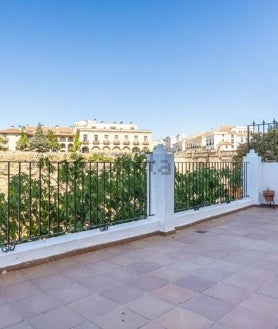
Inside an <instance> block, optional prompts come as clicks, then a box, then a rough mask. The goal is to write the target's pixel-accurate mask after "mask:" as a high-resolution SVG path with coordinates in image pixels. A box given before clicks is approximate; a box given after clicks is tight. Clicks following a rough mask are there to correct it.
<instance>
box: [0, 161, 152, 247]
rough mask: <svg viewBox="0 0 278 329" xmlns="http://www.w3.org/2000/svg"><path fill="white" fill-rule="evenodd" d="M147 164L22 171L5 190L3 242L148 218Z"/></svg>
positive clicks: (0, 204)
mask: <svg viewBox="0 0 278 329" xmlns="http://www.w3.org/2000/svg"><path fill="white" fill-rule="evenodd" d="M145 166H146V162H145V159H144V158H143V157H136V158H135V160H133V159H131V158H128V157H123V158H121V159H120V158H118V159H117V160H116V161H115V163H112V162H102V163H97V162H82V161H74V162H67V161H65V162H60V163H53V162H50V161H49V159H48V158H41V159H40V161H39V162H38V163H36V167H35V168H32V172H35V171H36V176H34V177H33V176H32V177H30V176H29V175H28V174H27V173H23V172H20V173H19V174H17V175H13V176H12V177H11V179H10V180H9V186H8V190H9V193H8V194H7V195H4V194H0V215H1V217H0V243H1V242H2V243H3V242H4V241H6V240H7V235H8V234H9V236H10V239H13V240H20V241H21V242H22V241H26V240H30V239H34V238H38V237H41V236H54V235H57V234H65V233H67V232H75V231H79V230H87V229H91V228H95V227H100V226H102V225H104V224H105V225H113V224H115V223H117V222H122V221H130V220H137V219H140V218H145V217H146V170H145Z"/></svg>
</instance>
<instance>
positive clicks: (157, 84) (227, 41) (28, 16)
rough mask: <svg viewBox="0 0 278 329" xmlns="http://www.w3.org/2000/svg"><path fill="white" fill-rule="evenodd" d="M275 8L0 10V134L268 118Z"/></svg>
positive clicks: (46, 0) (276, 107)
mask: <svg viewBox="0 0 278 329" xmlns="http://www.w3.org/2000/svg"><path fill="white" fill-rule="evenodd" d="M277 87H278V1H277V0H0V109H1V121H0V128H1V129H3V128H8V127H9V126H11V125H14V126H18V125H25V124H29V125H37V124H38V123H42V124H44V125H46V126H52V125H56V124H57V125H60V126H70V125H72V124H73V123H74V122H75V121H80V120H93V119H97V120H98V121H101V120H103V121H105V122H113V121H116V122H120V121H124V122H125V123H128V122H130V121H132V122H134V123H136V124H137V125H138V127H139V128H142V129H151V130H152V131H153V138H159V137H165V136H169V135H176V134H178V133H184V134H189V133H193V132H203V131H206V130H210V129H212V128H217V127H218V126H220V125H221V124H234V125H244V126H246V125H248V124H251V123H252V121H253V120H255V121H256V122H258V123H259V122H260V123H261V122H262V120H263V119H264V120H265V121H266V122H271V121H272V120H273V119H274V118H275V119H276V120H277V119H278V115H277V113H278V90H277Z"/></svg>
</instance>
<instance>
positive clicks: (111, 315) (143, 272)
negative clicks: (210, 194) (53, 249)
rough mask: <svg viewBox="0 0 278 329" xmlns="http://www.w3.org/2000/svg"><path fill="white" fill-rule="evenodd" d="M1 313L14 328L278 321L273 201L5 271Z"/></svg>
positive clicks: (277, 232) (160, 328) (0, 280)
mask: <svg viewBox="0 0 278 329" xmlns="http://www.w3.org/2000/svg"><path fill="white" fill-rule="evenodd" d="M0 319H1V320H0V328H9V329H19V328H20V329H31V328H32V329H43V328H55V329H69V328H75V329H97V328H101V329H124V328H126V329H135V328H144V329H181V328H183V329H186V328H190V329H205V328H211V329H219V328H221V329H231V328H234V329H241V328H242V329H247V328H248V329H250V328H252V329H259V328H261V329H266V328H267V329H275V328H278V212H277V209H272V208H262V207H252V208H248V209H245V210H242V211H239V212H236V213H232V214H229V215H226V216H221V217H218V218H216V219H213V220H210V221H207V222H203V223H201V224H198V225H194V226H191V227H190V228H186V229H182V230H178V231H177V232H176V234H172V235H167V236H162V235H155V236H152V237H148V238H144V239H139V240H135V241H132V242H129V243H124V244H116V245H114V246H110V247H107V248H103V249H98V250H95V251H92V252H88V253H84V254H79V255H75V256H72V257H68V258H64V259H60V260H57V261H52V262H45V263H42V264H40V265H37V266H33V267H27V268H22V269H20V270H17V271H12V272H7V273H5V274H2V275H1V276H0Z"/></svg>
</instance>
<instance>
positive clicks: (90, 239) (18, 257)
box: [0, 198, 253, 271]
mask: <svg viewBox="0 0 278 329" xmlns="http://www.w3.org/2000/svg"><path fill="white" fill-rule="evenodd" d="M252 204H253V202H252V199H251V198H246V199H243V200H239V201H233V202H231V203H228V204H219V205H213V206H209V207H204V208H200V209H199V210H197V211H194V210H188V211H183V212H179V213H175V214H173V218H172V219H171V222H173V221H174V223H175V227H176V228H178V227H182V226H185V225H190V224H193V223H196V222H199V221H201V220H204V219H209V218H211V217H215V216H219V215H224V214H225V213H229V212H232V211H236V210H240V209H242V208H245V207H248V206H251V205H252ZM159 228H160V219H159V218H158V217H156V216H151V217H148V218H147V219H145V220H139V221H136V222H129V223H124V224H119V225H115V226H110V227H109V229H108V230H107V231H100V230H98V229H96V230H90V231H86V232H80V233H73V234H68V235H64V236H59V237H55V238H49V239H44V240H39V241H34V242H28V243H24V244H20V245H17V246H16V248H15V250H14V251H10V252H8V253H3V252H0V270H1V271H3V270H5V269H6V268H9V267H12V266H16V265H23V264H26V263H30V262H34V261H39V260H43V259H46V258H50V257H54V256H58V255H63V254H67V253H69V252H72V251H77V250H82V249H87V248H90V247H97V246H103V245H105V244H108V243H112V242H120V241H124V240H126V239H130V238H136V237H140V236H144V235H146V234H151V233H156V232H159ZM161 232H162V233H165V232H164V231H163V230H162V231H161Z"/></svg>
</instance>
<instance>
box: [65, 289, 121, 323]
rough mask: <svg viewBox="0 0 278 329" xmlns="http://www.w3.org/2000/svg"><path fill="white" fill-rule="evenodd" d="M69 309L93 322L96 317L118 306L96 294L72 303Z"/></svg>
mask: <svg viewBox="0 0 278 329" xmlns="http://www.w3.org/2000/svg"><path fill="white" fill-rule="evenodd" d="M67 307H68V309H69V310H73V311H75V312H76V313H77V314H79V315H80V316H82V317H85V319H90V320H92V321H93V320H94V318H95V317H96V316H98V315H101V314H103V313H106V312H109V311H111V310H113V309H114V308H116V307H117V304H116V303H114V302H112V301H111V300H109V299H107V298H104V297H102V296H99V295H97V294H95V295H91V296H89V297H85V298H82V299H79V300H78V301H75V302H73V303H70V304H68V305H67Z"/></svg>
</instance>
